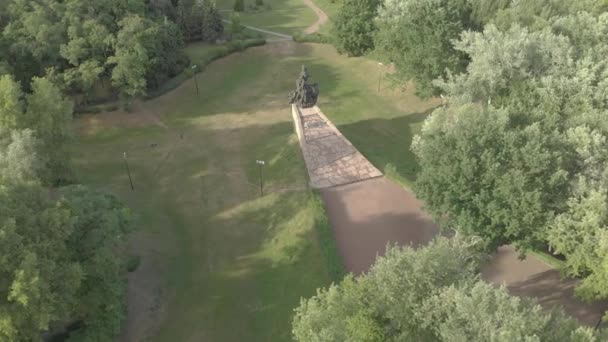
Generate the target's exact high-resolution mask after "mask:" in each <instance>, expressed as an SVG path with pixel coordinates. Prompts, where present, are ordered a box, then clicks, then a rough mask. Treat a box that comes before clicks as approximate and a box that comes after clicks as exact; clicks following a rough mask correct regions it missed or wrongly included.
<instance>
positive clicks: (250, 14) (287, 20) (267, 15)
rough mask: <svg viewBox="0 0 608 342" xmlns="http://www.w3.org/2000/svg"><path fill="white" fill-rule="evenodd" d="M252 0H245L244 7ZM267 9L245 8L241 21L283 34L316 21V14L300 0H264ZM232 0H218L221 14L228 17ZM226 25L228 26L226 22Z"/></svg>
mask: <svg viewBox="0 0 608 342" xmlns="http://www.w3.org/2000/svg"><path fill="white" fill-rule="evenodd" d="M253 3H254V0H245V7H246V8H247V6H249V5H252V4H253ZM264 4H265V5H267V6H269V9H267V8H264V9H260V10H256V11H252V10H249V9H246V11H245V12H241V13H240V14H239V15H240V17H241V22H242V23H243V24H244V25H250V26H254V27H257V28H261V29H266V30H270V31H275V32H279V33H284V34H294V33H296V32H301V31H304V29H306V28H307V27H308V26H310V25H312V24H313V23H314V22H315V21H317V16H316V14H315V13H314V12H313V11H312V10H311V9H310V8H309V7H308V6H306V5H305V4H304V2H302V0H264ZM233 5H234V0H219V1H218V2H217V7H218V9H219V10H220V11H222V12H221V14H222V16H223V17H225V18H226V19H230V15H231V13H232V12H231V10H232V8H233ZM226 26H227V27H228V26H230V25H229V24H226Z"/></svg>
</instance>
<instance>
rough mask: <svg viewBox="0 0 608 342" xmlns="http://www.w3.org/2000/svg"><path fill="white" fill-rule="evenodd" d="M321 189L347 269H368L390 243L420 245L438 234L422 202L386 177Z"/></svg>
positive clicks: (362, 270) (363, 270)
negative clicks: (423, 208)
mask: <svg viewBox="0 0 608 342" xmlns="http://www.w3.org/2000/svg"><path fill="white" fill-rule="evenodd" d="M320 191H321V196H322V197H323V200H324V201H325V206H326V208H327V213H328V215H329V221H330V223H331V225H332V227H333V229H334V234H335V237H336V243H337V245H338V250H339V252H340V254H341V256H342V259H343V260H344V264H345V266H346V270H347V271H348V272H352V273H354V274H360V273H363V272H365V271H367V270H368V269H369V267H370V266H371V265H372V264H373V263H374V261H375V260H376V256H377V255H383V254H384V251H385V249H386V245H387V244H388V243H398V244H400V245H407V244H412V245H414V246H418V245H420V244H426V243H428V242H429V241H430V240H431V239H432V238H433V237H434V236H435V235H436V234H437V233H438V229H437V227H436V226H435V223H433V221H432V220H431V218H430V217H429V216H427V215H426V214H425V213H424V211H423V210H422V203H420V201H418V200H417V199H416V197H414V195H413V194H412V193H410V192H409V191H406V190H405V189H403V188H402V187H401V186H399V185H397V184H395V183H393V182H392V181H390V180H388V179H386V178H384V177H382V178H374V179H369V180H365V181H362V182H358V183H353V184H348V185H343V186H338V187H333V188H325V189H321V190H320Z"/></svg>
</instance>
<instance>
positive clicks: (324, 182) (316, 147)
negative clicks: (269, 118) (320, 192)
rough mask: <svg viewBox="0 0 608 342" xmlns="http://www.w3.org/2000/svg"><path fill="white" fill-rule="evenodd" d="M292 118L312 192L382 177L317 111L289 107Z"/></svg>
mask: <svg viewBox="0 0 608 342" xmlns="http://www.w3.org/2000/svg"><path fill="white" fill-rule="evenodd" d="M292 116H293V121H294V124H295V126H296V132H297V133H298V139H299V140H300V147H301V148H302V154H303V155H304V160H305V161H306V168H307V169H308V175H309V177H310V185H311V186H312V187H313V188H316V189H322V188H327V187H332V186H338V185H345V184H350V183H355V182H360V181H363V180H366V179H371V178H376V177H380V176H382V173H381V172H380V171H378V169H376V167H375V166H374V165H372V163H370V162H369V161H368V160H367V159H366V158H365V157H364V156H363V155H362V154H361V153H359V151H357V149H356V148H355V147H354V146H353V144H351V142H350V141H348V139H346V137H344V135H342V133H340V131H339V130H338V129H337V128H336V127H335V126H334V125H333V124H332V123H331V121H329V119H327V117H326V116H325V115H324V114H323V112H321V110H320V109H319V107H317V106H314V107H312V108H298V107H297V106H295V105H292Z"/></svg>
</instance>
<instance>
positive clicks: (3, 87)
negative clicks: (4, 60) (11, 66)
mask: <svg viewBox="0 0 608 342" xmlns="http://www.w3.org/2000/svg"><path fill="white" fill-rule="evenodd" d="M22 97H23V94H22V92H21V87H20V86H19V84H18V83H17V82H15V80H14V79H13V77H12V76H10V75H4V76H0V128H7V129H10V128H15V127H17V125H18V120H20V119H21V116H22V115H23V103H22V101H21V100H22Z"/></svg>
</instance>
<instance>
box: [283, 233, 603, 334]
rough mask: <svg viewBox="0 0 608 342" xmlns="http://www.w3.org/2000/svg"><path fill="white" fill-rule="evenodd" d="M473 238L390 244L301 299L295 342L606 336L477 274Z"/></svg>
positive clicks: (480, 257)
mask: <svg viewBox="0 0 608 342" xmlns="http://www.w3.org/2000/svg"><path fill="white" fill-rule="evenodd" d="M482 258H483V254H481V253H479V252H478V249H477V245H476V242H475V241H474V240H469V239H462V238H460V237H458V236H456V237H455V238H453V239H446V238H438V239H436V240H435V241H433V242H431V244H429V245H428V246H426V247H422V248H420V249H418V250H415V249H413V248H410V247H406V248H390V249H389V250H387V254H386V255H385V256H384V257H381V258H378V259H377V260H376V263H375V264H374V266H373V267H372V269H371V270H370V271H369V272H368V273H366V274H365V275H362V276H359V277H357V278H353V277H352V276H349V277H347V278H345V279H344V280H343V281H342V282H341V283H339V284H337V285H332V286H330V287H329V288H328V289H322V290H318V292H317V294H316V295H315V296H313V297H312V298H309V299H303V300H301V302H300V306H299V307H298V308H297V309H296V310H295V311H296V313H295V317H294V320H293V336H294V338H295V340H296V341H324V342H326V341H449V342H457V341H458V342H460V341H501V342H510V341H573V342H574V341H578V342H582V341H589V342H595V341H598V342H599V341H601V340H602V338H605V336H606V333H605V332H594V331H593V330H592V329H590V328H579V327H578V324H576V323H575V322H574V321H573V320H571V319H568V318H566V317H565V316H564V314H563V313H562V312H560V311H554V312H545V311H542V310H541V308H540V306H539V305H537V304H536V303H534V302H533V301H531V300H521V299H519V298H513V297H510V296H509V295H508V294H507V293H506V291H505V290H504V289H496V288H494V287H493V286H491V285H489V284H486V283H484V282H482V281H479V280H478V275H477V269H478V266H479V262H480V260H481V259H482Z"/></svg>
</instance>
